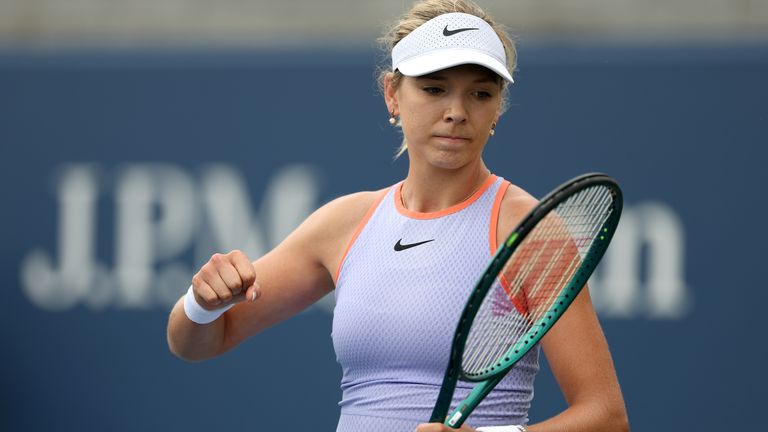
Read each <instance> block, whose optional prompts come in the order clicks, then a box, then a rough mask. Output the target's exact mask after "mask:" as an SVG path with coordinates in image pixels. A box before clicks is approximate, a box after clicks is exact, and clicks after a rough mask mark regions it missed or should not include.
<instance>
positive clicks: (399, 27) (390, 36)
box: [378, 0, 517, 158]
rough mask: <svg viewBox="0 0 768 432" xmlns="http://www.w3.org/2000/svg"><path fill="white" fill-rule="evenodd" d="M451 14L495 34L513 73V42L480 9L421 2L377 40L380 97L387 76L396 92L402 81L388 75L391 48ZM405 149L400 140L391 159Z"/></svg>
mask: <svg viewBox="0 0 768 432" xmlns="http://www.w3.org/2000/svg"><path fill="white" fill-rule="evenodd" d="M451 12H461V13H466V14H470V15H474V16H476V17H478V18H481V19H483V20H484V21H485V22H487V23H488V24H489V25H490V26H491V28H493V30H494V31H495V32H496V35H497V36H499V39H500V40H501V43H502V44H503V45H504V52H505V53H506V55H507V69H508V70H509V71H510V73H513V72H514V71H515V68H516V67H517V48H516V47H515V43H514V41H513V40H512V38H510V36H509V35H508V34H507V32H506V30H505V29H504V27H503V26H501V25H500V24H498V23H496V22H494V20H493V18H491V16H490V15H489V14H487V13H486V12H485V11H484V10H483V9H481V8H480V6H478V5H477V4H475V3H474V2H472V1H471V0H421V1H419V2H417V3H415V4H414V5H413V6H412V7H411V9H410V10H409V11H408V12H406V13H405V14H404V15H403V16H402V17H400V19H399V20H397V21H396V22H395V23H394V25H392V26H390V28H389V30H388V31H387V32H386V33H385V34H384V35H383V36H382V37H380V38H379V39H378V42H379V44H380V46H381V47H382V50H383V51H384V52H386V60H384V61H383V62H382V63H383V64H382V66H380V68H379V71H378V84H379V90H380V91H381V92H382V94H383V93H384V80H385V78H386V76H387V75H388V74H390V73H392V86H393V87H394V88H397V87H398V86H399V85H400V81H401V80H402V78H403V74H401V73H400V71H394V72H392V71H391V63H390V58H391V55H392V48H394V46H395V45H397V43H398V42H400V41H401V40H402V39H403V38H404V37H406V36H408V35H409V34H410V33H411V32H412V31H414V30H416V28H418V27H419V26H421V25H422V24H424V23H425V22H427V21H429V20H431V19H432V18H435V17H437V16H440V15H444V14H447V13H451ZM499 81H500V83H501V86H502V103H501V111H502V112H504V110H505V109H506V106H507V97H506V95H507V82H506V80H503V79H500V80H499ZM398 125H399V123H398ZM407 149H408V143H407V142H406V141H405V138H403V142H402V144H400V147H399V148H398V150H397V152H396V154H395V158H398V157H400V156H401V155H402V154H403V153H405V151H406V150H407Z"/></svg>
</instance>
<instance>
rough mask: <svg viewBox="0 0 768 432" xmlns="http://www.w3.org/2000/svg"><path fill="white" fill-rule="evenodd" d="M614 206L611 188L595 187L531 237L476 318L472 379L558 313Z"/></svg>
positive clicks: (470, 350) (468, 361) (470, 347)
mask: <svg viewBox="0 0 768 432" xmlns="http://www.w3.org/2000/svg"><path fill="white" fill-rule="evenodd" d="M612 205H613V195H612V193H611V190H610V188H608V187H606V186H602V185H598V186H593V187H589V188H586V189H583V190H582V191H580V192H578V193H576V194H574V195H573V196H571V197H569V198H568V199H566V200H565V201H563V202H562V203H560V204H558V205H557V206H556V207H555V209H554V210H553V211H551V212H550V213H549V214H548V215H547V216H546V217H545V218H544V219H543V220H541V221H540V222H539V223H538V224H536V226H535V227H534V228H533V230H532V231H531V232H530V233H528V235H527V236H526V237H525V239H524V240H523V241H522V243H521V244H519V245H518V246H517V248H516V250H515V252H514V253H513V254H512V256H511V257H510V258H509V260H508V261H507V263H506V265H505V266H504V268H503V269H502V271H501V273H500V274H499V277H498V278H497V280H496V281H495V282H494V284H493V286H492V287H491V289H490V291H489V292H488V294H487V295H486V297H485V300H484V301H483V303H482V305H481V306H480V309H479V311H478V313H477V316H476V317H475V320H474V322H473V324H472V328H471V329H470V332H469V336H468V338H467V342H466V346H465V350H464V355H463V359H462V369H463V370H464V372H465V373H466V374H467V375H477V374H481V373H486V372H487V371H488V370H490V369H491V368H493V367H495V365H496V364H497V363H498V362H499V360H500V359H503V358H504V357H505V356H508V355H509V354H510V350H511V348H512V347H515V346H516V345H517V344H518V343H524V341H522V338H524V337H527V335H528V334H529V331H530V330H531V328H532V327H533V326H534V325H538V322H539V321H540V320H541V319H542V318H543V317H546V316H547V314H549V313H550V312H551V311H554V310H555V309H557V307H558V305H559V301H558V299H560V298H561V295H563V290H564V289H565V288H566V287H567V286H568V285H569V282H570V281H571V280H572V279H573V278H574V277H575V275H576V272H577V271H578V270H579V268H580V267H581V262H582V259H583V258H584V256H585V255H586V253H587V251H588V250H589V249H590V248H591V247H592V244H593V243H594V241H595V239H597V238H599V236H600V234H601V233H600V230H601V228H602V226H603V224H604V223H605V221H606V220H607V218H608V217H609V216H610V214H611V211H612ZM584 282H586V281H584Z"/></svg>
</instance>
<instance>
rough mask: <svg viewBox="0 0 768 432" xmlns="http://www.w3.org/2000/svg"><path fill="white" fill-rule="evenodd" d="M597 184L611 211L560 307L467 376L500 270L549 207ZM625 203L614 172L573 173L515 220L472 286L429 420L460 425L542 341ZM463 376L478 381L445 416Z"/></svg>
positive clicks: (585, 275)
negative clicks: (470, 348) (469, 351)
mask: <svg viewBox="0 0 768 432" xmlns="http://www.w3.org/2000/svg"><path fill="white" fill-rule="evenodd" d="M595 185H605V186H607V187H608V188H609V189H610V190H611V193H612V195H613V203H612V206H613V211H612V212H611V214H610V215H609V217H608V219H607V220H606V221H605V222H604V223H603V225H602V226H601V227H600V231H599V232H600V233H599V235H598V237H597V238H596V239H595V241H594V242H593V243H592V245H591V246H590V248H589V250H588V251H587V253H586V255H585V256H584V259H583V260H582V262H581V265H580V266H579V269H578V270H577V271H576V272H575V273H574V277H572V278H571V280H570V281H569V282H568V286H567V287H566V288H565V289H564V290H563V292H562V293H561V294H560V296H559V299H558V300H557V301H556V302H555V304H556V307H555V308H554V309H553V310H552V311H550V313H548V314H547V316H545V317H542V318H540V319H539V320H537V322H536V323H534V325H533V326H531V329H530V330H529V331H528V333H526V335H524V336H523V338H521V339H520V340H519V341H518V342H517V343H516V344H515V345H513V346H512V347H511V348H510V349H509V350H508V351H507V353H506V355H505V356H503V359H502V361H499V362H497V364H496V365H494V366H492V367H491V369H490V370H489V371H487V373H484V374H477V375H472V376H467V375H466V374H465V373H464V372H463V370H462V368H461V360H462V356H463V354H464V348H465V345H466V341H467V337H468V336H469V331H470V328H471V326H472V322H473V320H474V318H475V316H476V315H477V313H478V311H479V309H480V305H481V304H482V303H483V300H484V299H485V296H486V294H487V293H488V291H489V290H490V288H491V287H492V286H493V283H494V281H495V280H496V278H497V277H498V275H499V273H500V272H501V270H502V269H503V268H504V266H505V265H506V263H507V261H508V260H509V258H510V257H511V256H512V254H513V253H514V252H515V250H516V249H517V247H518V245H520V244H521V243H522V242H523V240H524V239H525V238H526V236H527V235H528V234H529V233H530V232H531V231H532V230H533V229H534V227H536V225H537V224H538V223H539V221H541V220H542V219H544V218H545V217H546V216H547V215H548V214H549V212H550V211H551V210H552V209H554V208H555V207H556V206H557V205H559V204H560V203H562V202H563V201H565V200H566V199H568V197H570V196H572V195H573V194H575V193H577V192H579V191H581V190H582V189H585V188H587V187H591V186H595ZM622 207H623V196H622V192H621V189H620V188H619V185H618V184H617V183H616V181H615V180H613V179H612V178H611V177H609V176H607V175H605V174H601V173H589V174H584V175H581V176H578V177H575V178H573V179H571V180H569V181H567V182H565V183H563V184H562V185H560V186H559V187H558V188H556V189H555V190H554V191H552V192H551V193H549V194H548V195H547V196H545V197H544V198H542V199H541V201H540V202H539V203H538V205H536V207H534V208H533V209H532V210H531V211H530V212H529V213H528V214H527V215H526V216H525V217H524V218H523V219H522V221H521V222H520V223H519V224H518V225H517V227H516V228H515V229H513V230H512V232H511V233H510V234H509V235H508V236H507V239H506V240H505V241H504V242H503V243H502V245H501V246H500V247H499V249H498V250H497V251H496V253H495V254H494V256H493V258H492V259H491V262H490V264H489V265H488V267H487V268H486V270H485V271H484V272H483V274H482V276H481V277H480V279H479V280H478V282H477V283H476V285H475V288H474V289H473V290H472V293H471V294H470V296H469V299H468V300H467V303H466V305H465V307H464V310H463V311H462V314H461V316H460V318H459V321H458V324H457V326H456V331H455V332H454V337H453V343H452V346H451V354H450V357H449V361H448V367H447V368H446V371H445V376H444V378H443V384H442V386H441V389H440V393H439V394H438V398H437V402H436V403H435V407H434V409H433V411H432V416H431V417H430V422H433V423H442V422H444V424H445V425H447V426H450V427H452V428H458V427H460V426H461V425H462V424H463V423H464V421H465V420H466V418H467V417H468V416H469V414H470V413H471V412H472V411H473V410H474V408H475V407H476V406H477V405H478V404H479V403H480V402H481V401H482V400H483V398H485V396H487V395H488V393H490V392H491V390H493V388H494V387H495V386H496V385H497V384H498V383H499V382H500V381H501V380H502V379H503V378H504V376H505V375H506V374H507V372H509V370H510V369H511V368H512V367H513V366H514V365H515V363H517V361H519V360H520V359H521V358H522V357H523V356H524V355H526V354H527V353H528V352H529V351H530V350H531V348H533V347H534V346H536V344H537V343H538V342H539V340H540V339H541V338H542V337H543V336H544V335H545V334H546V332H547V331H548V330H549V329H550V328H551V327H552V326H553V325H554V324H555V322H557V320H558V319H559V318H560V316H562V314H563V313H564V312H565V310H566V309H567V308H568V306H569V305H570V304H571V302H573V300H574V299H575V298H576V296H577V295H578V294H579V292H580V291H581V289H582V288H583V287H584V286H585V285H586V283H587V280H589V277H590V276H591V275H592V272H593V271H594V269H595V267H597V264H598V263H599V262H600V260H601V259H602V257H603V254H604V253H605V250H606V249H607V247H608V244H609V243H610V241H611V239H612V238H613V234H614V233H615V231H616V227H617V226H618V222H619V218H620V217H621V210H622ZM459 379H462V380H464V381H469V382H478V384H477V385H476V386H475V387H474V388H473V389H472V391H471V392H470V393H469V396H467V398H466V399H465V400H464V401H462V402H460V403H459V406H458V407H457V408H456V409H455V411H454V412H453V414H451V416H450V417H446V414H447V413H448V410H449V409H450V405H451V402H452V399H453V393H454V391H455V389H456V384H457V381H458V380H459Z"/></svg>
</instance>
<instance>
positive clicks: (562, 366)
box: [527, 287, 629, 432]
mask: <svg viewBox="0 0 768 432" xmlns="http://www.w3.org/2000/svg"><path fill="white" fill-rule="evenodd" d="M542 347H543V349H544V353H545V355H546V356H547V362H548V363H549V366H550V369H551V370H552V373H553V375H554V376H555V379H556V380H557V382H558V384H559V385H560V389H561V391H562V392H563V396H564V397H565V401H566V402H567V403H568V408H567V409H566V410H565V411H563V412H562V413H560V414H558V415H556V416H554V417H552V418H550V419H548V420H545V421H543V422H541V423H537V424H535V425H531V426H530V427H528V429H527V430H528V431H530V432H546V431H562V430H568V431H573V432H578V431H589V432H600V431H610V432H617V431H618V432H621V431H628V430H629V421H628V419H627V412H626V408H625V406H624V399H623V397H622V395H621V388H620V387H619V380H618V378H617V377H616V371H615V369H614V366H613V360H612V359H611V354H610V352H609V350H608V342H607V341H606V339H605V335H604V334H603V330H602V328H601V327H600V322H599V321H598V319H597V315H596V314H595V310H594V308H593V306H592V301H591V300H590V296H589V290H588V287H584V289H583V290H582V291H581V293H580V294H579V295H578V296H577V297H576V299H575V300H574V302H573V304H571V306H570V308H569V309H568V310H567V311H566V312H565V313H564V314H563V316H562V317H561V318H560V320H559V321H558V322H557V324H555V326H554V327H553V328H552V329H551V330H550V331H549V333H547V335H546V336H544V338H542Z"/></svg>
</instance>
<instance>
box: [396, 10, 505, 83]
mask: <svg viewBox="0 0 768 432" xmlns="http://www.w3.org/2000/svg"><path fill="white" fill-rule="evenodd" d="M463 64H476V65H480V66H485V67H487V68H488V69H490V70H492V71H494V72H496V73H497V74H499V76H501V77H503V78H504V79H505V80H507V81H509V82H514V81H513V80H512V75H511V74H510V73H509V71H508V70H507V55H506V53H505V52H504V44H502V43H501V39H499V36H498V35H497V34H496V32H495V31H494V30H493V28H491V26H490V25H489V24H488V23H487V22H485V20H483V19H482V18H479V17H476V16H474V15H470V14H465V13H458V12H454V13H448V14H444V15H440V16H437V17H435V18H432V19H431V20H429V21H427V22H425V23H424V24H422V25H420V26H419V27H417V28H416V30H414V31H412V32H411V33H409V34H408V36H406V37H404V38H403V39H401V40H400V42H398V43H397V45H395V47H394V48H392V70H393V71H394V70H399V71H400V73H402V74H403V75H405V76H421V75H426V74H428V73H432V72H435V71H438V70H441V69H446V68H449V67H453V66H458V65H463Z"/></svg>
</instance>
